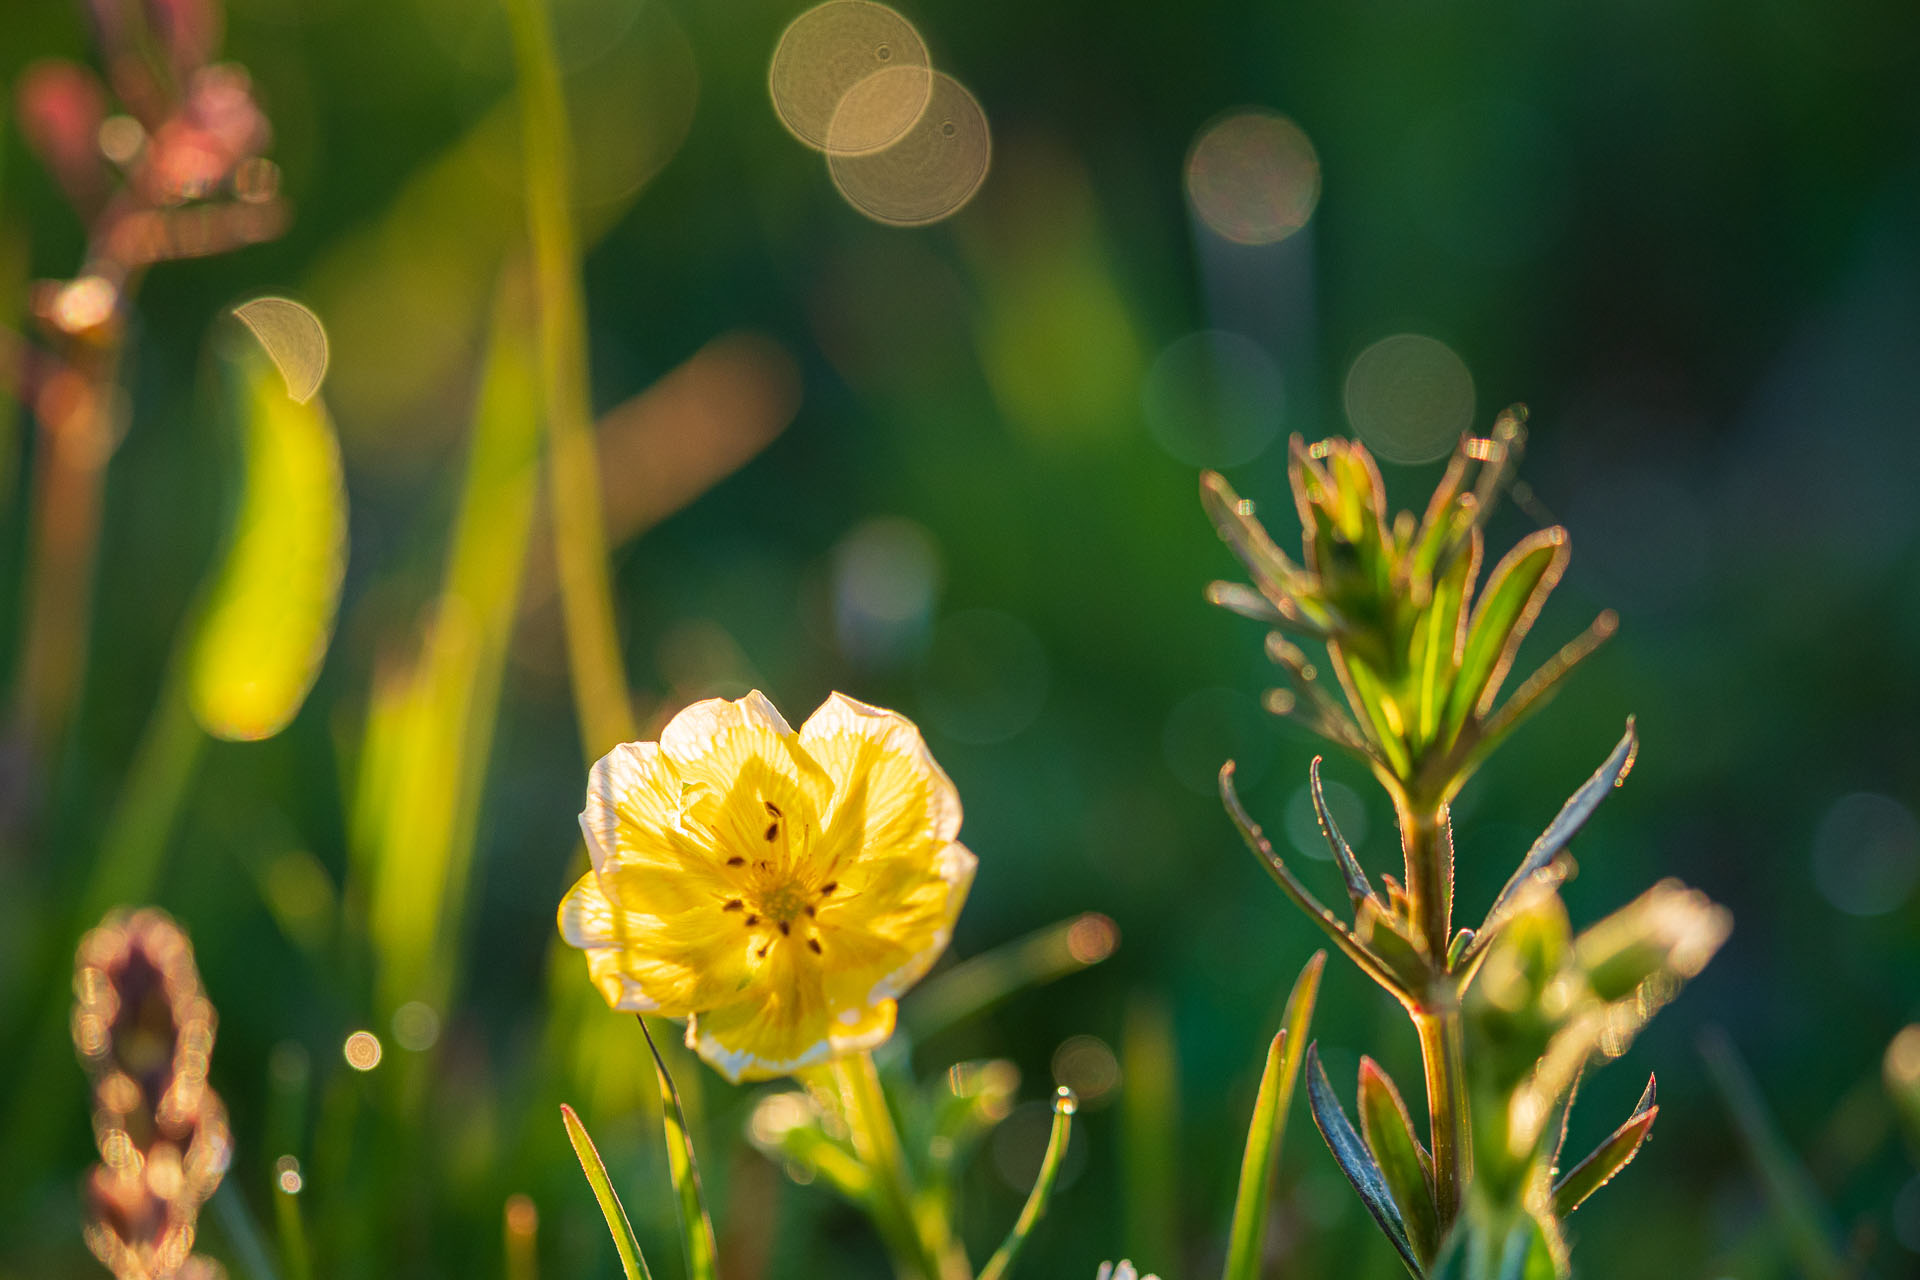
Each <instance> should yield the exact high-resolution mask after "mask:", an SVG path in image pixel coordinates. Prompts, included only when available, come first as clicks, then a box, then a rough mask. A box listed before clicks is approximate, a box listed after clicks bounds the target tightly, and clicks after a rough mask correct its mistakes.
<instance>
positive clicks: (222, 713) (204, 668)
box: [187, 357, 347, 742]
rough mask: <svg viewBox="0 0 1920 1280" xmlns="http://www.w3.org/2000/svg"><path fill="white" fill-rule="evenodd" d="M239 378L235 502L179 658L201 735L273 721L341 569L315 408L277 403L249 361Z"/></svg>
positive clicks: (320, 647) (294, 700)
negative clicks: (219, 559)
mask: <svg viewBox="0 0 1920 1280" xmlns="http://www.w3.org/2000/svg"><path fill="white" fill-rule="evenodd" d="M240 380H241V385H240V404H241V415H242V418H243V422H242V427H241V430H242V439H243V442H244V448H243V452H244V456H245V464H244V471H245V475H244V479H243V481H242V489H241V497H240V507H239V510H238V512H237V514H236V515H235V518H234V523H233V534H232V539H231V542H230V544H229V546H228V549H227V554H226V560H225V562H224V563H223V564H222V565H221V567H220V570H219V572H218V575H217V576H216V577H215V579H214V582H213V586H212V588H211V590H210V591H209V592H208V594H207V598H206V604H205V607H204V609H203V611H202V613H201V617H200V622H199V627H198V630H197V632H196V634H195V636H194V639H193V644H192V648H191V650H190V652H189V655H188V659H187V700H188V704H189V705H190V706H191V707H192V709H193V715H194V718H195V719H196V720H198V721H199V722H200V724H201V726H202V727H203V728H204V729H206V731H207V732H208V733H210V734H212V735H213V736H215V737H216V738H226V739H229V740H231V741H242V742H250V741H255V740H257V739H260V738H270V737H272V736H273V735H274V734H276V733H278V732H280V730H281V729H283V728H285V727H286V725H287V722H288V721H290V720H292V719H293V716H294V713H295V712H297V711H299V710H300V704H301V703H302V702H304V701H305V700H306V696H307V690H308V689H310V688H311V687H312V686H313V681H314V677H315V676H317V675H319V673H320V661H321V659H322V658H324V657H325V656H326V652H327V641H328V639H329V638H330V637H331V636H332V634H333V620H334V614H335V611H336V610H337V608H338V606H339V603H340V582H341V577H342V574H343V572H344V570H345V568H346V549H347V498H346V489H345V487H344V482H343V480H342V473H341V467H340V443H339V441H338V440H337V439H336V438H335V437H334V432H333V423H332V422H331V421H329V419H328V418H327V411H326V408H325V406H324V405H323V404H322V403H321V402H320V401H319V400H312V401H309V402H308V403H305V404H302V403H299V402H297V401H294V400H290V399H288V398H287V394H286V390H285V388H284V385H283V383H282V381H281V379H280V377H279V375H278V374H276V373H275V372H274V370H273V369H272V367H271V366H270V365H268V364H267V362H266V361H265V360H262V359H260V358H258V357H254V358H250V359H248V360H247V361H245V362H244V364H243V365H242V367H241V369H240Z"/></svg>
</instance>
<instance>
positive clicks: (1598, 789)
mask: <svg viewBox="0 0 1920 1280" xmlns="http://www.w3.org/2000/svg"><path fill="white" fill-rule="evenodd" d="M1639 749H1640V739H1639V738H1638V737H1637V736H1636V735H1635V733H1634V729H1633V718H1632V717H1631V716H1629V717H1628V718H1627V731H1626V732H1625V733H1623V734H1621V735H1620V741H1619V742H1617V743H1615V744H1614V748H1613V750H1612V751H1611V752H1609V753H1608V755H1607V758H1606V760H1605V761H1603V762H1602V763H1601V765H1600V767H1599V768H1598V769H1596V770H1594V772H1593V776H1592V777H1591V778H1588V779H1587V780H1586V782H1585V783H1583V784H1582V785H1581V787H1580V789H1579V790H1578V791H1576V792H1574V793H1573V795H1572V796H1570V797H1568V799H1567V802H1566V803H1565V804H1564V805H1562V806H1560V812H1559V813H1558V814H1556V815H1554V819H1553V821H1552V822H1550V823H1548V824H1547V829H1546V830H1545V831H1543V832H1541V833H1540V838H1539V839H1538V840H1535V841H1534V842H1533V847H1532V848H1530V849H1528V850H1527V856H1526V857H1525V858H1523V859H1521V861H1520V866H1519V868H1518V869H1517V870H1516V871H1515V872H1514V873H1513V875H1512V876H1510V877H1508V879H1507V883H1506V885H1505V886H1504V887H1503V888H1502V889H1501V890H1500V892H1499V894H1498V895H1496V896H1495V898H1494V900H1493V907H1492V909H1491V910H1489V911H1488V912H1487V922H1486V924H1484V925H1482V926H1481V928H1480V936H1481V937H1482V938H1490V937H1491V936H1492V932H1493V925H1494V917H1495V915H1497V914H1498V913H1499V911H1500V909H1501V908H1502V907H1504V906H1506V905H1507V904H1508V902H1510V901H1511V900H1512V898H1513V897H1514V895H1515V894H1517V893H1519V892H1520V886H1521V885H1523V884H1525V883H1526V882H1527V880H1528V879H1530V878H1531V877H1532V876H1533V874H1534V873H1535V872H1536V871H1540V870H1542V869H1544V868H1545V867H1546V866H1547V864H1548V863H1550V862H1552V861H1553V860H1554V858H1555V857H1557V856H1559V853H1560V851H1561V850H1562V849H1564V848H1566V847H1567V846H1568V845H1569V844H1571V843H1572V842H1573V838H1574V837H1575V836H1576V835H1578V834H1580V828H1582V827H1584V826H1586V825H1587V819H1588V818H1591V817H1592V816H1593V811H1594V810H1595V809H1598V808H1599V807H1600V802H1601V801H1602V800H1605V799H1606V798H1607V796H1608V795H1610V794H1611V793H1612V791H1613V789H1614V788H1615V787H1617V786H1619V785H1620V784H1621V783H1623V782H1625V781H1626V780H1627V774H1628V773H1629V772H1631V771H1632V769H1633V760H1634V756H1635V755H1636V754H1637V753H1638V752H1639ZM1483 945H1484V944H1483Z"/></svg>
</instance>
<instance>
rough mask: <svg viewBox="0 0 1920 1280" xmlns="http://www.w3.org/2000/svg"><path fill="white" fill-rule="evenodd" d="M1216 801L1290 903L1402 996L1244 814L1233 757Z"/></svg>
mask: <svg viewBox="0 0 1920 1280" xmlns="http://www.w3.org/2000/svg"><path fill="white" fill-rule="evenodd" d="M1220 801H1221V803H1222V804H1223V805H1225V806H1226V810H1227V816H1228V817H1230V818H1232V819H1233V825H1234V826H1235V827H1237V828H1238V829H1239V831H1240V838H1241V839H1242V840H1244V841H1245V842H1246V845H1247V848H1249V849H1251V850H1252V851H1253V856H1254V857H1256V858H1258V859H1260V865H1261V866H1263V867H1265V868H1266V869H1267V874H1268V875H1270V876H1272V877H1273V879H1274V882H1275V883H1276V884H1278V885H1279V886H1280V888H1281V890H1282V892H1284V893H1285V894H1286V895H1287V897H1289V898H1291V899H1293V904H1294V905H1295V906H1297V907H1299V908H1300V910H1302V911H1304V912H1306V913H1307V915H1308V916H1309V917H1311V918H1312V920H1313V922H1314V923H1315V924H1317V925H1319V926H1320V928H1321V929H1322V930H1323V931H1324V932H1325V933H1326V935H1327V936H1328V937H1329V938H1331V939H1333V943H1334V945H1335V946H1337V947H1339V948H1340V951H1341V954H1343V955H1345V956H1346V957H1347V958H1348V959H1349V960H1351V961H1353V962H1354V963H1355V964H1356V965H1358V966H1360V968H1361V969H1363V970H1365V971H1366V974H1367V976H1368V977H1370V978H1372V979H1373V980H1374V981H1375V982H1377V983H1379V984H1380V985H1381V986H1383V987H1385V988H1386V989H1387V990H1388V991H1391V992H1393V993H1394V995H1395V996H1404V986H1403V984H1402V983H1401V981H1400V979H1398V978H1397V977H1395V976H1394V975H1393V973H1392V972H1391V971H1390V970H1388V969H1387V967H1386V966H1385V965H1383V964H1382V963H1381V962H1380V958H1379V957H1378V956H1376V955H1374V954H1373V952H1371V951H1370V950H1368V949H1367V948H1366V947H1364V946H1362V945H1361V943H1360V940H1359V939H1358V938H1356V937H1354V935H1353V933H1352V931H1351V930H1349V929H1348V928H1347V926H1346V925H1344V924H1342V923H1340V918H1339V917H1338V916H1336V915H1334V914H1333V912H1331V911H1329V910H1327V909H1326V908H1325V907H1323V906H1321V905H1320V900H1319V899H1318V898H1315V897H1314V896H1313V894H1312V893H1310V892H1308V890H1307V887H1306V886H1305V885H1303V884H1301V883H1300V880H1299V878H1298V877H1297V876H1295V875H1294V874H1293V871H1292V870H1291V869H1290V868H1289V867H1288V866H1287V864H1286V863H1285V862H1284V861H1282V860H1281V857H1280V855H1279V854H1278V853H1276V852H1274V848H1273V845H1272V843H1271V842H1269V841H1268V840H1267V837H1266V834H1265V833H1264V832H1262V831H1261V830H1260V824H1259V823H1257V822H1255V821H1254V820H1253V819H1252V818H1251V817H1249V816H1248V814H1247V810H1246V807H1245V806H1244V805H1242V804H1241V803H1240V795H1239V793H1238V792H1236V791H1235V790H1234V787H1233V761H1231V760H1229V761H1227V762H1226V763H1225V764H1223V765H1221V766H1220Z"/></svg>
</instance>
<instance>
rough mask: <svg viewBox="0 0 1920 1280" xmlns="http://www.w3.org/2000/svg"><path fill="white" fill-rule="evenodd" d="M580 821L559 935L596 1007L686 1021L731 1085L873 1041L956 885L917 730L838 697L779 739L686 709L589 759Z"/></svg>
mask: <svg viewBox="0 0 1920 1280" xmlns="http://www.w3.org/2000/svg"><path fill="white" fill-rule="evenodd" d="M580 827H581V830H582V831H584V832H585V833H586V837H587V849H588V852H589V853H591V854H592V856H593V870H592V871H591V872H589V873H588V874H587V875H586V876H584V877H582V878H581V880H580V882H579V883H578V884H576V885H574V887H573V888H572V890H571V891H569V892H568V894H567V896H566V899H565V900H564V901H563V902H562V903H561V904H560V932H561V934H562V935H563V936H565V938H566V940H567V941H568V943H570V944H571V945H573V946H576V947H579V948H581V949H582V950H584V951H585V952H586V953H587V968H588V971H589V973H590V974H591V975H592V978H593V982H594V985H595V986H597V987H598V988H599V989H600V993H601V994H602V995H603V996H605V997H606V1000H607V1003H608V1004H610V1005H612V1006H613V1007H614V1008H616V1009H625V1010H629V1011H631V1012H635V1013H657V1014H661V1015H663V1016H666V1017H672V1018H679V1017H688V1018H691V1019H692V1020H691V1021H690V1022H689V1023H688V1024H687V1044H688V1046H689V1047H691V1048H693V1049H695V1050H697V1051H698V1052H699V1054H700V1056H701V1057H703V1058H705V1059H706V1060H707V1061H708V1062H710V1063H712V1064H713V1065H714V1066H715V1067H716V1068H718V1069H719V1070H720V1072H721V1073H722V1074H724V1075H725V1076H726V1077H727V1078H728V1079H730V1080H736V1081H737V1080H746V1079H764V1078H766V1077H769V1076H777V1075H784V1074H787V1073H789V1072H792V1071H795V1070H797V1069H799V1068H800V1067H804V1066H808V1065H810V1064H813V1063H817V1062H823V1061H826V1060H827V1059H829V1058H832V1057H836V1056H838V1055H840V1054H842V1053H848V1052H852V1051H855V1050H859V1049H867V1048H871V1047H872V1046H874V1045H876V1044H879V1043H880V1042H881V1041H883V1040H885V1039H886V1038H887V1037H888V1036H889V1035H891V1034H893V1023H894V999H895V997H897V996H899V995H900V994H901V993H902V992H904V991H905V990H906V989H907V988H908V987H911V986H912V985H913V984H914V983H915V982H917V981H919V980H920V978H921V977H922V976H923V975H924V974H925V973H926V972H927V970H928V969H929V968H930V967H932V965H933V962H934V961H935V960H936V959H938V958H939V955H940V953H941V952H942V951H943V950H945V949H946V946H947V941H948V939H949V938H950V937H951V936H952V933H953V921H954V918H955V917H956V916H958V915H959V913H960V905H961V903H962V902H964V901H965V900H966V896H967V887H968V885H969V884H970V883H971V882H972V880H973V868H974V856H973V854H972V853H970V852H969V851H968V850H967V849H966V848H965V847H964V846H962V845H961V844H960V843H959V842H958V841H956V840H955V839H954V837H955V835H957V834H958V833H959V830H960V797H959V794H958V793H957V792H956V791H955V790H954V787H953V783H952V782H951V781H950V780H949V779H948V778H947V775H946V774H945V773H944V772H943V771H942V770H941V768H940V766H939V765H937V764H935V763H934V760H933V757H932V756H931V755H930V754H929V753H928V751H927V747H926V743H925V742H923V741H922V740H921V738H920V731H919V730H918V729H916V728H914V726H913V724H912V723H911V722H910V721H908V720H906V719H905V718H903V717H901V716H898V715H895V714H894V713H893V712H891V711H885V710H882V709H880V708H879V707H870V706H867V705H866V704H865V703H861V702H856V701H854V700H853V699H852V698H849V697H846V696H844V695H842V694H838V693H836V694H834V695H833V696H832V697H830V698H828V699H827V700H826V701H825V702H824V703H822V704H821V706H820V709H819V710H817V711H815V712H814V713H813V715H812V716H810V717H809V718H808V719H807V722H806V724H804V725H802V726H801V728H800V732H799V733H795V732H794V731H793V730H792V729H791V728H790V727H788V725H787V722H786V721H785V720H783V719H782V718H781V716H780V713H779V712H778V711H776V710H775V709H774V707H773V704H772V703H771V702H769V701H767V699H766V698H765V697H764V696H762V695H761V694H760V693H759V692H758V691H757V690H756V691H755V692H753V693H750V694H748V695H747V696H746V697H744V698H740V699H738V700H736V701H731V702H730V701H727V700H726V699H724V698H710V699H708V700H707V701H705V702H697V703H695V704H694V705H692V706H690V707H688V708H687V709H686V710H684V711H682V712H681V713H680V714H679V715H677V716H675V717H674V718H673V719H672V721H670V722H669V723H668V725H667V727H666V728H665V729H664V730H662V731H661V734H660V741H659V742H657V743H656V742H630V743H626V744H625V745H623V746H619V747H615V748H614V749H613V750H612V751H611V752H609V753H608V754H607V755H606V756H605V757H603V758H602V759H601V760H600V762H599V763H598V764H596V765H594V767H593V773H592V776H591V778H590V779H589V781H588V785H587V807H586V808H585V810H583V811H582V812H581V814H580Z"/></svg>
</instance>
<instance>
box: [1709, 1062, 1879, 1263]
mask: <svg viewBox="0 0 1920 1280" xmlns="http://www.w3.org/2000/svg"><path fill="white" fill-rule="evenodd" d="M1700 1055H1701V1057H1703V1058H1705V1059H1706V1061H1707V1070H1708V1074H1710V1075H1711V1076H1712V1077H1713V1082H1714V1085H1715V1087H1716V1088H1718V1089H1719V1091H1720V1098H1721V1100H1722V1101H1723V1102H1725V1103H1726V1105H1727V1112H1728V1114H1729V1115H1731V1116H1732V1117H1733V1127H1734V1128H1735V1130H1737V1131H1738V1132H1739V1134H1740V1139H1741V1142H1742V1143H1743V1144H1744V1145H1745V1146H1746V1149H1747V1158H1748V1159H1749V1160H1750V1161H1751V1162H1752V1163H1753V1168H1754V1172H1755V1173H1757V1174H1758V1175H1759V1176H1760V1185H1761V1188H1762V1190H1764V1191H1765V1192H1766V1197H1767V1200H1768V1201H1769V1202H1770V1203H1771V1204H1772V1206H1773V1212H1774V1214H1775V1216H1776V1218H1777V1219H1778V1221H1779V1229H1780V1232H1781V1234H1782V1235H1783V1236H1784V1237H1785V1238H1786V1241H1787V1246H1788V1248H1790V1249H1791V1250H1792V1251H1793V1255H1794V1259H1795V1261H1796V1262H1797V1263H1798V1264H1799V1266H1800V1269H1801V1270H1802V1271H1803V1272H1805V1273H1806V1275H1807V1277H1808V1280H1847V1277H1849V1276H1850V1275H1851V1274H1852V1269H1851V1268H1849V1267H1848V1266H1847V1264H1846V1261H1845V1260H1844V1259H1843V1258H1842V1257H1841V1256H1840V1251H1839V1250H1838V1249H1837V1248H1835V1247H1834V1243H1833V1241H1834V1233H1833V1229H1832V1227H1831V1226H1830V1225H1829V1220H1828V1216H1827V1210H1826V1206H1825V1205H1823V1204H1822V1203H1821V1202H1820V1197H1819V1195H1818V1193H1816V1192H1815V1191H1814V1188H1813V1179H1812V1178H1811V1177H1809V1176H1808V1174H1807V1170H1806V1167H1805V1166H1804V1165H1802V1164H1801V1163H1800V1161H1799V1159H1798V1158H1796V1157H1795V1156H1794V1154H1793V1150H1792V1148H1790V1147H1789V1146H1788V1145H1787V1142H1786V1139H1785V1138H1783V1137H1782V1136H1781V1135H1780V1130H1779V1128H1778V1126H1776V1125H1775V1124H1774V1120H1773V1116H1772V1114H1771V1113H1770V1112H1769V1111H1768V1110H1767V1104H1766V1102H1765V1101H1764V1100H1763V1099H1762V1098H1761V1096H1760V1086H1759V1085H1757V1084H1755V1083H1754V1079H1753V1073H1752V1072H1751V1071H1749V1070H1748V1069H1747V1064H1746V1063H1745V1062H1744V1061H1743V1060H1742V1059H1741V1057H1740V1051H1739V1050H1737V1049H1735V1048H1734V1047H1733V1041H1732V1040H1731V1039H1729V1038H1728V1036H1727V1033H1726V1032H1724V1031H1722V1030H1720V1029H1719V1028H1717V1027H1716V1028H1711V1029H1709V1030H1708V1031H1706V1032H1705V1033H1703V1034H1702V1035H1701V1037H1700Z"/></svg>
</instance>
